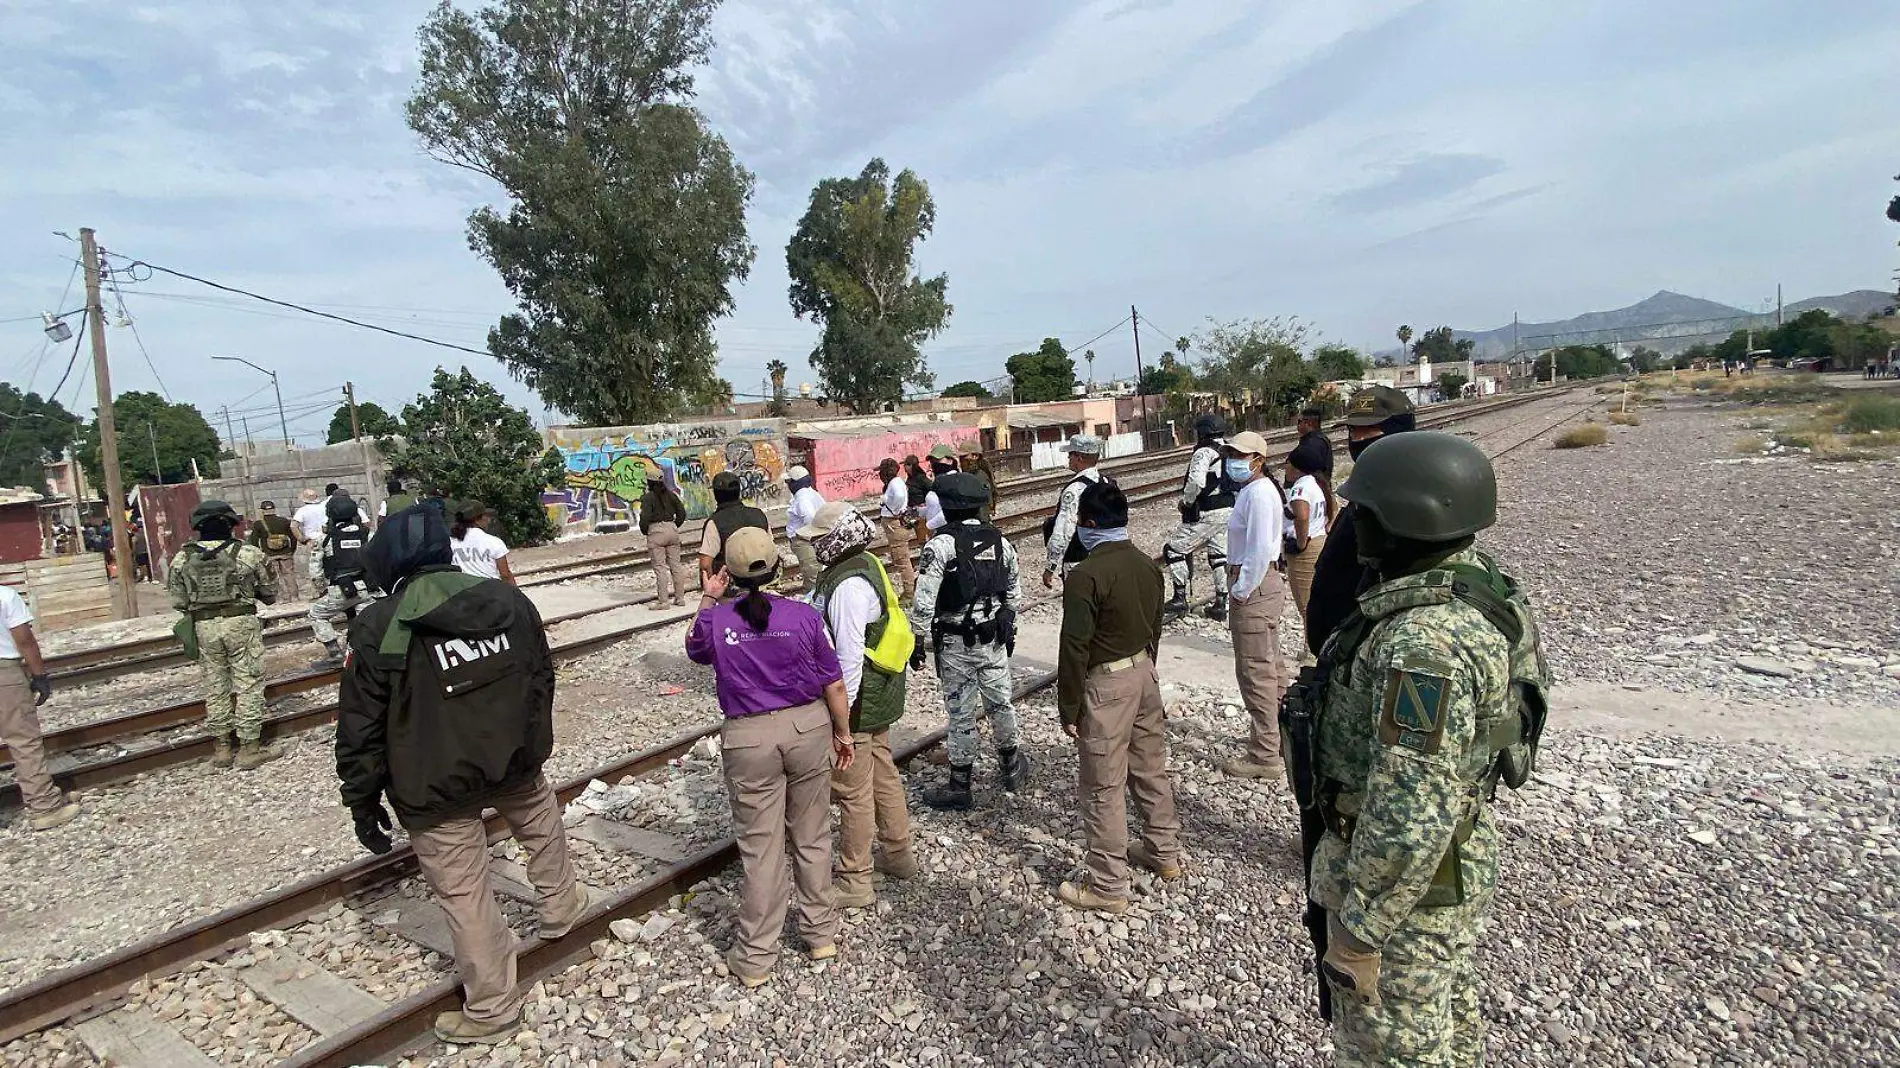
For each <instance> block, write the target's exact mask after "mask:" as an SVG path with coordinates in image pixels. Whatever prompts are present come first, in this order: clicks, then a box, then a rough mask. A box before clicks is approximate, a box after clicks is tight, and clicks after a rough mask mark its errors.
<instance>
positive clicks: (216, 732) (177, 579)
mask: <svg viewBox="0 0 1900 1068" xmlns="http://www.w3.org/2000/svg"><path fill="white" fill-rule="evenodd" d="M223 544H227V543H224V542H215V541H199V542H195V543H193V545H195V546H196V547H198V548H200V549H201V550H204V551H210V550H213V549H217V548H218V547H219V546H220V545H223ZM192 548H193V546H186V547H185V548H183V549H180V550H179V551H178V553H177V555H175V556H173V557H172V563H171V568H170V569H169V570H168V572H167V573H166V577H165V585H166V590H167V592H168V593H169V594H170V595H171V605H172V607H173V608H176V609H178V610H179V611H181V612H189V613H191V614H192V615H193V617H194V618H195V619H196V622H195V623H194V624H193V630H194V631H195V632H196V633H197V636H198V669H199V672H200V675H201V678H202V682H203V689H204V701H205V731H206V732H207V733H209V734H211V735H212V736H213V737H223V736H225V735H228V734H236V735H237V737H238V741H239V742H256V741H257V740H258V737H259V735H260V734H262V733H263V729H264V624H263V621H262V620H260V619H258V618H257V612H256V602H257V601H262V602H264V603H265V604H270V603H272V602H273V601H275V600H276V599H277V579H276V577H275V575H274V574H273V573H272V571H271V567H270V564H269V562H268V561H267V560H266V558H265V555H264V550H262V549H259V548H257V547H256V546H254V545H242V544H239V545H235V546H234V547H233V548H232V549H228V550H225V551H227V552H231V553H232V558H231V561H230V564H229V573H228V578H226V580H225V585H224V589H223V590H222V591H220V590H217V589H215V588H214V589H209V590H204V589H198V590H194V589H193V588H192V585H193V584H192V583H191V581H189V579H188V576H187V574H186V571H185V567H186V558H187V554H189V553H190V552H191V551H192ZM194 566H195V565H194ZM245 608H249V609H250V611H249V612H243V609H245ZM220 610H225V611H233V612H241V613H242V614H237V615H225V616H210V615H205V614H204V613H207V612H214V611H220Z"/></svg>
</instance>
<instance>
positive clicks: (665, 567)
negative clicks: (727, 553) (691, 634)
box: [640, 475, 690, 612]
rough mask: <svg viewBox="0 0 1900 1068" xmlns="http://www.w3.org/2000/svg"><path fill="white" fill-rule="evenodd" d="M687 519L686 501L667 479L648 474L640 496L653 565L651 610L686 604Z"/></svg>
mask: <svg viewBox="0 0 1900 1068" xmlns="http://www.w3.org/2000/svg"><path fill="white" fill-rule="evenodd" d="M685 522H686V502H684V501H682V500H680V495H679V494H677V493H674V492H673V487H671V486H669V485H667V484H666V480H665V479H663V478H660V477H658V476H657V475H655V476H649V477H648V478H647V488H646V491H645V492H644V493H642V494H641V495H640V533H641V534H644V535H646V539H647V562H648V563H649V564H650V565H651V566H652V567H653V603H652V604H650V605H647V608H648V609H650V610H652V611H655V612H664V611H665V610H666V608H667V606H668V605H669V604H670V605H672V606H673V607H675V608H683V607H685V605H686V600H685V598H686V587H687V586H688V585H690V583H689V582H688V578H689V574H688V572H687V570H686V568H685V567H684V566H683V565H682V564H681V563H680V526H681V524H683V523H685Z"/></svg>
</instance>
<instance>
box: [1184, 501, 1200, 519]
mask: <svg viewBox="0 0 1900 1068" xmlns="http://www.w3.org/2000/svg"><path fill="white" fill-rule="evenodd" d="M1181 521H1182V522H1183V523H1199V522H1200V521H1201V510H1200V509H1199V508H1196V507H1195V506H1194V505H1191V504H1184V505H1182V506H1181Z"/></svg>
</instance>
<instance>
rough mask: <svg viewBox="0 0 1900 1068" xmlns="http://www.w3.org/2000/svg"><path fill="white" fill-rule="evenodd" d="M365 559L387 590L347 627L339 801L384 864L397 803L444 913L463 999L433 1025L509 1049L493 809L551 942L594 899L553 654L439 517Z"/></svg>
mask: <svg viewBox="0 0 1900 1068" xmlns="http://www.w3.org/2000/svg"><path fill="white" fill-rule="evenodd" d="M362 556H363V566H364V568H365V571H366V573H367V574H368V576H369V577H368V581H370V582H372V583H374V584H375V585H377V586H379V587H380V588H383V589H386V590H389V591H390V595H389V596H388V597H385V598H383V599H381V600H380V601H378V602H376V603H375V604H373V605H371V606H370V607H369V608H367V609H365V610H364V611H363V614H362V615H361V616H359V617H358V618H357V619H356V621H355V622H354V623H352V624H351V625H350V633H349V640H350V657H349V661H348V663H347V665H346V666H345V668H344V670H343V680H342V684H341V687H340V688H339V690H338V694H337V698H338V710H337V729H336V770H337V777H338V779H340V780H341V783H342V787H341V794H342V800H343V805H344V807H345V808H347V809H348V810H349V812H350V819H351V822H352V823H353V824H354V826H355V830H356V837H357V840H358V841H360V842H362V843H363V846H364V848H366V849H368V850H369V851H370V852H372V853H387V852H389V851H390V849H391V847H392V844H393V843H391V841H390V838H389V833H388V832H389V830H390V818H389V811H388V809H385V808H384V807H383V800H384V798H387V799H388V801H389V807H390V808H393V809H395V812H396V819H397V821H399V822H400V823H401V824H402V826H403V828H404V829H405V830H407V831H408V832H409V844H410V846H411V847H412V848H413V849H414V850H415V854H416V862H417V864H418V865H419V866H420V867H421V868H422V876H423V878H424V879H425V880H427V882H428V884H429V887H430V889H432V890H434V891H435V895H436V898H437V900H438V901H440V903H441V906H442V911H443V912H444V913H446V914H447V916H448V921H449V935H450V937H451V938H452V939H453V940H454V944H455V965H456V968H457V969H458V970H459V971H460V972H461V979H462V995H463V1002H462V1007H461V1008H460V1009H459V1010H455V1011H452V1012H445V1013H443V1014H441V1015H440V1016H437V1017H436V1019H435V1033H436V1037H437V1038H440V1039H441V1040H443V1041H444V1042H454V1043H497V1042H503V1041H506V1040H507V1038H508V1037H509V1036H510V1035H512V1034H514V1032H515V1031H516V1030H517V1029H518V1028H519V1027H520V1026H521V1003H522V1000H523V999H524V998H526V997H527V993H528V992H527V990H525V989H523V988H521V987H519V986H517V985H516V982H515V935H514V932H513V931H511V930H510V929H509V927H508V921H507V919H506V918H505V917H503V915H502V912H501V908H500V906H498V905H497V904H496V902H495V895H494V893H493V892H492V890H491V888H490V886H489V878H488V833H487V828H486V826H485V825H484V824H483V822H482V810H483V809H484V808H492V809H494V810H495V811H496V812H498V813H500V814H501V818H502V819H503V820H504V821H505V822H506V823H507V824H508V827H509V829H510V830H511V831H512V832H513V833H514V837H515V841H517V842H519V843H520V844H521V847H522V849H523V850H524V851H526V853H527V869H528V879H529V881H530V882H532V883H533V884H534V888H535V890H536V892H537V893H538V895H539V897H540V902H539V905H540V917H539V920H540V922H539V926H538V928H537V930H536V933H537V934H538V935H539V936H540V937H541V938H544V939H555V938H560V937H562V936H564V935H566V934H567V933H568V932H569V931H571V930H573V929H574V926H575V925H576V924H578V923H579V922H580V921H581V919H582V918H583V917H584V916H585V915H586V912H587V909H588V906H589V904H590V900H589V895H588V891H587V888H586V887H585V886H583V885H581V884H580V882H579V881H578V880H577V879H576V878H575V876H574V865H573V863H572V861H571V860H570V859H569V857H568V849H567V836H566V833H565V832H564V831H563V830H562V828H561V802H560V800H559V799H558V798H556V797H555V795H554V790H553V788H552V787H550V786H549V785H548V780H547V776H546V775H544V774H542V770H541V769H542V765H543V764H544V763H546V761H547V759H548V755H549V753H550V752H552V751H553V748H554V658H553V655H552V654H551V653H550V652H549V650H548V641H547V635H546V634H545V633H544V632H543V630H542V628H541V616H540V613H538V612H537V611H536V610H535V607H534V602H533V601H530V600H529V599H528V598H527V595H526V594H523V593H522V592H521V591H520V590H518V589H516V588H514V587H513V586H510V585H508V584H507V583H505V582H501V581H499V580H497V579H491V578H484V577H481V576H478V575H471V574H468V573H466V572H464V571H461V570H460V569H458V568H457V567H456V566H455V562H454V557H453V554H452V550H451V549H450V547H449V531H448V528H447V527H446V526H444V525H443V523H442V520H441V518H440V516H438V515H437V514H436V513H435V511H434V510H433V509H429V508H425V507H422V506H420V505H417V506H414V507H411V508H406V509H404V510H403V511H401V512H398V513H396V514H395V515H392V516H390V517H388V519H386V520H385V521H384V522H383V524H382V529H380V530H378V531H377V532H376V536H375V537H374V538H372V539H370V542H369V545H368V546H366V547H365V549H364V551H363V554H362Z"/></svg>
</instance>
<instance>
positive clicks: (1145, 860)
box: [1128, 842, 1181, 883]
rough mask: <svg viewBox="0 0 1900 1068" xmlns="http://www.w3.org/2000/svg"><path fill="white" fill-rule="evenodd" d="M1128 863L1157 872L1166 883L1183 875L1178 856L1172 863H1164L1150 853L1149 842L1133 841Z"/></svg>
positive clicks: (1157, 876)
mask: <svg viewBox="0 0 1900 1068" xmlns="http://www.w3.org/2000/svg"><path fill="white" fill-rule="evenodd" d="M1128 863H1130V864H1133V865H1134V866H1135V867H1137V868H1146V869H1148V870H1149V871H1151V872H1154V873H1155V876H1156V878H1159V879H1160V880H1161V881H1162V882H1164V883H1171V882H1173V881H1175V880H1176V879H1179V878H1180V877H1181V860H1180V858H1176V859H1175V861H1174V863H1172V864H1162V863H1160V862H1158V861H1156V860H1155V858H1154V857H1153V856H1151V855H1149V853H1148V843H1146V842H1132V843H1130V844H1129V846H1128Z"/></svg>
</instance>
